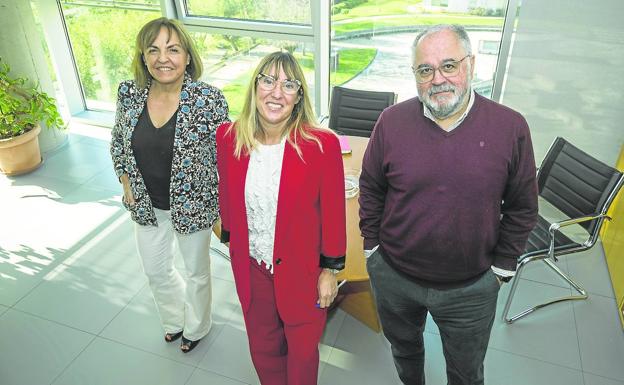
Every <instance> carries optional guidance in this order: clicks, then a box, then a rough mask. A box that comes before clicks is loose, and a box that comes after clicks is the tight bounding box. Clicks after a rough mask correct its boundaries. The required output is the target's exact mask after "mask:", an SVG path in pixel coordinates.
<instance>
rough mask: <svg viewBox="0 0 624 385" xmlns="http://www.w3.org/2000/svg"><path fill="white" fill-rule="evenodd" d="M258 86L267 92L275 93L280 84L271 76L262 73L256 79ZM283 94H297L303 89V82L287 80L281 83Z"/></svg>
mask: <svg viewBox="0 0 624 385" xmlns="http://www.w3.org/2000/svg"><path fill="white" fill-rule="evenodd" d="M256 79H257V80H258V85H259V86H260V87H261V88H262V89H263V90H265V91H273V90H274V89H275V86H277V83H280V82H279V81H278V80H277V79H275V78H274V77H273V76H271V75H267V74H263V73H260V74H258V76H257V77H256ZM281 87H282V92H284V93H285V94H288V95H293V94H296V93H297V92H298V91H299V90H300V89H301V82H300V81H299V80H296V79H285V80H282V81H281Z"/></svg>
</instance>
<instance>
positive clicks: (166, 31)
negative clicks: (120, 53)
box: [111, 18, 228, 353]
mask: <svg viewBox="0 0 624 385" xmlns="http://www.w3.org/2000/svg"><path fill="white" fill-rule="evenodd" d="M133 71H134V80H128V81H124V82H122V83H121V84H120V85H119V92H118V100H117V114H116V118H115V126H114V128H113V131H112V142H111V155H112V158H113V165H114V168H115V173H116V174H117V177H118V178H119V180H120V182H121V184H122V186H123V204H124V206H125V207H126V208H127V209H128V211H130V214H131V217H132V220H134V222H135V223H136V224H135V235H136V242H137V250H138V254H139V256H140V259H141V262H142V265H143V269H144V271H145V274H146V275H147V278H148V281H149V285H150V288H151V290H152V294H153V296H154V300H155V302H156V306H157V309H158V313H159V315H160V319H161V322H162V325H163V328H164V330H165V341H166V342H172V341H174V340H176V339H178V338H179V337H182V344H181V350H182V351H183V352H185V353H186V352H189V351H191V350H192V349H193V348H195V346H196V345H197V343H198V342H199V341H200V339H201V338H203V337H204V336H205V335H206V334H207V333H208V332H209V330H210V327H211V318H210V308H211V286H210V257H209V247H210V229H211V226H212V224H213V222H214V221H215V220H216V218H217V217H218V203H217V201H218V189H217V171H216V144H215V131H216V128H217V127H218V126H219V125H220V124H221V123H222V122H224V121H228V106H227V103H226V101H225V99H224V97H223V94H222V93H221V91H219V90H218V89H217V88H215V87H212V86H210V85H208V84H206V83H204V82H201V81H199V80H198V78H199V77H200V76H201V73H202V64H201V59H200V57H199V55H198V53H197V50H196V48H195V47H194V45H193V42H192V40H191V38H190V36H189V35H188V33H187V32H186V31H185V30H184V28H183V27H182V26H181V24H179V23H178V22H177V21H176V20H171V19H167V18H159V19H156V20H152V21H150V22H149V23H147V24H146V25H145V26H143V28H142V29H141V31H140V32H139V34H138V36H137V40H136V48H135V55H134V60H133ZM174 242H177V244H178V247H179V249H180V251H181V254H182V257H183V259H184V264H185V270H186V274H185V276H183V275H182V274H181V273H180V272H179V271H178V270H177V269H176V267H175V266H174V263H173V259H174Z"/></svg>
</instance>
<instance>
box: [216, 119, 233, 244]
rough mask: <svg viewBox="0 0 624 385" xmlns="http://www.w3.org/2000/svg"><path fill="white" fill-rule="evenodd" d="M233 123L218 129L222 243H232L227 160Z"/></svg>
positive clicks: (224, 124) (222, 125) (230, 149)
mask: <svg viewBox="0 0 624 385" xmlns="http://www.w3.org/2000/svg"><path fill="white" fill-rule="evenodd" d="M230 125H231V123H227V122H226V123H223V124H221V125H220V126H219V127H218V128H217V172H218V174H219V214H220V216H221V242H223V243H225V242H229V241H230V216H229V214H230V210H229V198H230V195H229V194H228V178H227V168H228V167H227V158H228V157H229V156H231V154H229V153H228V152H229V151H232V147H231V146H229V145H228V142H227V140H226V139H227V138H226V136H227V135H228V134H227V131H228V129H229V128H230Z"/></svg>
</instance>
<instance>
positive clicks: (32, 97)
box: [0, 58, 65, 175]
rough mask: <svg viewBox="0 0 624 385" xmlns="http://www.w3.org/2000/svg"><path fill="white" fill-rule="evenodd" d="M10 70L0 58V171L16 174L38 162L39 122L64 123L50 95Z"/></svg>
mask: <svg viewBox="0 0 624 385" xmlns="http://www.w3.org/2000/svg"><path fill="white" fill-rule="evenodd" d="M10 71H11V68H10V67H9V65H8V64H7V63H5V62H4V61H2V58H0V172H1V173H3V174H6V175H19V174H24V173H27V172H30V171H33V170H35V169H36V168H38V167H39V166H40V165H41V162H42V159H41V152H40V150H39V140H38V137H37V135H38V134H39V132H41V126H40V125H39V123H40V122H44V123H45V125H46V126H47V127H48V128H53V129H64V128H65V126H64V123H63V120H62V119H61V115H60V114H59V112H58V109H57V108H56V104H55V100H54V98H52V97H50V96H49V95H48V94H46V93H45V92H43V91H41V90H40V88H39V86H38V85H36V86H31V85H30V83H29V81H28V79H26V78H24V77H11V76H10V75H9V72H10Z"/></svg>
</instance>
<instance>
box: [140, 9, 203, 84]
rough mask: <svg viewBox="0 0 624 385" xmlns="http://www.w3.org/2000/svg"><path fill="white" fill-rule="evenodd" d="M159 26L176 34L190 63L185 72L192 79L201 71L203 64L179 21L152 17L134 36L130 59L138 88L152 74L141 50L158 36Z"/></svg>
mask: <svg viewBox="0 0 624 385" xmlns="http://www.w3.org/2000/svg"><path fill="white" fill-rule="evenodd" d="M161 28H167V31H168V32H169V36H171V34H172V33H173V32H175V33H176V34H177V35H178V38H179V39H180V44H181V45H182V48H183V49H184V50H185V51H186V52H187V53H188V55H189V58H190V63H189V64H188V65H187V66H186V72H188V73H189V75H190V76H191V78H192V79H193V80H197V79H199V77H200V76H201V74H202V71H203V68H204V67H203V65H202V62H201V58H200V57H199V53H198V52H197V48H195V44H194V43H193V39H191V36H190V35H189V33H188V32H187V31H186V29H185V28H184V26H182V24H180V22H179V21H177V20H174V19H167V18H166V17H161V18H158V19H154V20H152V21H149V22H148V23H147V24H145V25H144V26H143V27H142V28H141V30H140V31H139V33H138V35H137V37H136V43H135V46H134V57H133V59H132V72H133V73H134V81H135V82H136V84H137V86H138V87H139V88H145V87H147V84H148V83H149V82H150V81H151V79H152V75H150V73H149V71H148V70H147V66H146V65H145V63H144V62H143V51H145V50H146V49H147V47H149V46H150V45H151V44H152V43H153V42H154V40H156V38H157V37H158V34H159V33H160V29H161Z"/></svg>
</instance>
